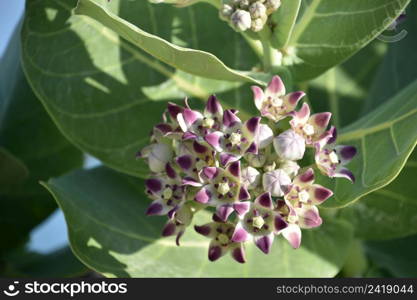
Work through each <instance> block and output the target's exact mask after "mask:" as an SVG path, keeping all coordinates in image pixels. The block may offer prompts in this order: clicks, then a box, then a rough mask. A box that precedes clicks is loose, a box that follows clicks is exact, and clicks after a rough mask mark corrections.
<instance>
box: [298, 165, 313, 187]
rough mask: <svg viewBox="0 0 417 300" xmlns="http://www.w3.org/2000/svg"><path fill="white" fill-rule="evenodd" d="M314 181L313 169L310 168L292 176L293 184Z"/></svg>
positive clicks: (307, 183)
mask: <svg viewBox="0 0 417 300" xmlns="http://www.w3.org/2000/svg"><path fill="white" fill-rule="evenodd" d="M313 182H314V171H313V169H312V168H308V169H307V170H306V171H305V172H304V173H302V174H300V175H298V176H297V177H295V178H294V184H298V185H301V186H305V185H311V184H312V183H313Z"/></svg>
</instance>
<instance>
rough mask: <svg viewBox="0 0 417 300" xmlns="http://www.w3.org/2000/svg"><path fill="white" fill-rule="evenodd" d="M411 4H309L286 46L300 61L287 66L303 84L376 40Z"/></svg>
mask: <svg viewBox="0 0 417 300" xmlns="http://www.w3.org/2000/svg"><path fill="white" fill-rule="evenodd" d="M408 3H410V0H349V1H345V0H312V1H310V5H309V6H308V7H307V9H306V10H305V13H304V15H303V16H302V18H301V19H300V21H299V22H298V23H297V24H296V26H295V29H294V32H293V34H292V36H291V39H290V41H289V43H288V45H289V46H290V47H294V48H295V49H296V56H297V57H298V58H299V61H297V62H295V63H294V64H293V65H291V66H290V68H291V70H292V72H293V74H294V77H295V79H296V80H298V81H304V80H308V79H311V78H314V77H316V76H318V75H319V74H321V73H323V72H324V71H325V70H327V69H329V68H331V67H333V66H335V65H337V64H339V63H341V62H343V61H344V60H346V59H347V58H349V57H350V56H351V55H353V54H354V53H355V52H357V51H358V50H360V49H361V48H363V47H364V46H365V45H366V44H368V43H369V42H370V41H372V40H373V39H374V38H376V37H377V36H378V35H379V34H380V33H381V32H382V31H383V30H384V29H385V28H386V27H387V26H388V25H389V24H390V23H392V21H393V20H394V19H395V18H396V17H398V16H399V15H400V14H401V12H402V11H403V10H404V9H405V7H406V6H407V5H408Z"/></svg>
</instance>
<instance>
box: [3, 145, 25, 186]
mask: <svg viewBox="0 0 417 300" xmlns="http://www.w3.org/2000/svg"><path fill="white" fill-rule="evenodd" d="M27 176H28V170H27V168H26V166H25V165H24V164H23V163H22V162H21V161H20V160H19V159H17V158H16V157H14V156H13V155H12V154H11V153H9V152H8V151H7V150H5V149H2V148H0V191H2V190H3V189H4V188H7V186H8V185H11V184H15V183H18V182H21V181H23V180H24V179H25V178H26V177H27Z"/></svg>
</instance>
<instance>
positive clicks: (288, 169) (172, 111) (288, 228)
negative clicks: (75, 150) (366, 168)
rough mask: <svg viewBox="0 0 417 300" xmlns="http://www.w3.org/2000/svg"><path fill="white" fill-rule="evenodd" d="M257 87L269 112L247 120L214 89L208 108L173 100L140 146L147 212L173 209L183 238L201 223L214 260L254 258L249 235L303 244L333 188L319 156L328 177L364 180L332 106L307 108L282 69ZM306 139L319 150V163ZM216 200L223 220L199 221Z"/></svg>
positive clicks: (264, 245)
mask: <svg viewBox="0 0 417 300" xmlns="http://www.w3.org/2000/svg"><path fill="white" fill-rule="evenodd" d="M248 7H249V4H248ZM252 90H253V91H254V94H255V104H256V107H257V108H258V109H259V111H260V114H261V116H253V117H250V118H248V119H247V120H246V121H245V120H244V121H242V120H241V119H240V118H239V112H238V111H237V110H235V109H226V110H224V109H223V107H222V106H221V104H220V101H219V100H218V99H217V97H216V96H214V95H212V96H210V97H209V99H208V100H207V103H206V106H205V108H204V111H203V112H200V111H198V110H195V109H193V108H191V106H190V105H189V102H188V100H187V99H186V101H185V105H184V106H181V105H178V104H175V103H168V106H167V109H166V111H165V112H164V113H163V117H162V122H161V123H159V124H157V125H156V126H154V128H153V129H152V132H151V138H150V141H151V143H150V145H149V146H146V147H145V148H144V149H142V150H141V151H139V152H138V157H139V158H143V159H144V160H145V162H146V163H147V164H148V165H149V169H150V171H151V174H150V176H149V179H147V180H146V181H145V187H146V193H147V195H148V196H149V198H150V199H151V200H152V202H151V203H150V205H149V207H148V209H147V211H146V214H147V215H149V216H152V215H160V216H161V215H166V216H167V217H168V220H167V222H166V224H165V226H164V228H163V230H162V235H163V236H176V243H177V245H179V244H180V243H179V239H180V238H181V236H182V235H183V234H184V232H185V231H186V229H187V228H188V227H189V226H191V225H194V229H195V230H196V231H197V232H198V233H200V234H202V235H204V236H207V237H209V238H210V239H211V241H210V244H209V251H208V258H209V260H210V261H215V260H217V259H219V258H220V257H222V256H224V255H225V254H226V253H230V254H231V256H232V257H233V258H234V259H235V260H236V261H238V262H240V263H244V262H245V261H246V254H245V246H244V245H245V243H247V242H250V241H252V242H254V243H255V245H256V246H257V247H258V248H259V249H260V250H261V251H262V252H263V253H265V254H268V253H270V251H272V249H273V247H272V245H273V241H274V240H275V239H276V238H277V237H279V236H282V237H283V238H285V239H286V240H287V241H288V242H289V243H290V245H291V246H292V247H293V248H299V247H300V245H301V237H302V230H308V229H310V228H315V227H319V226H320V225H321V224H322V222H323V220H322V218H321V217H320V212H319V206H320V204H321V203H323V202H324V201H328V199H329V198H330V197H331V196H332V195H333V192H332V191H331V190H330V189H328V188H326V187H324V186H322V185H320V184H319V183H317V182H315V174H314V170H313V168H312V167H311V166H312V165H314V163H315V166H316V167H317V168H318V170H319V171H320V172H321V173H323V174H324V175H326V176H328V177H331V178H333V177H345V178H348V179H350V180H352V181H353V179H354V176H353V174H352V172H350V171H349V170H348V169H347V168H346V167H345V165H346V164H347V163H348V162H349V161H350V160H351V159H352V158H353V157H354V156H355V154H356V149H355V148H354V147H352V146H339V145H336V129H335V128H334V127H331V128H330V129H329V130H327V126H328V124H329V122H330V117H331V114H330V113H326V112H325V113H318V114H313V115H310V108H309V106H308V105H307V104H306V103H304V104H303V105H302V106H301V108H300V109H298V110H297V105H298V103H299V101H300V100H301V98H302V97H303V96H304V93H303V92H295V93H290V94H286V91H285V87H284V83H283V82H282V80H281V79H280V78H279V77H278V76H274V77H273V78H272V80H271V82H270V83H269V85H268V87H267V88H266V90H265V91H264V90H262V89H261V88H259V87H252ZM287 117H288V118H287ZM286 118H287V120H286ZM306 147H310V148H313V149H314V150H315V156H314V161H310V162H309V158H308V157H307V158H306V157H305V153H306V150H307V148H306ZM207 207H214V208H215V212H214V213H213V217H212V218H213V222H210V223H207V224H204V225H199V224H193V220H197V219H196V218H195V216H196V215H197V214H198V212H199V210H201V209H205V208H207Z"/></svg>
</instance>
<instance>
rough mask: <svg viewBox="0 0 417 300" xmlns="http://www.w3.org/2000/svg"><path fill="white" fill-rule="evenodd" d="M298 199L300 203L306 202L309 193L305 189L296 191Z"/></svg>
mask: <svg viewBox="0 0 417 300" xmlns="http://www.w3.org/2000/svg"><path fill="white" fill-rule="evenodd" d="M298 199H299V200H300V202H302V203H307V201H308V199H310V195H309V194H308V192H307V191H304V190H303V191H301V192H299V193H298Z"/></svg>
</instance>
